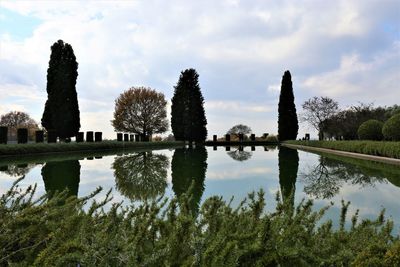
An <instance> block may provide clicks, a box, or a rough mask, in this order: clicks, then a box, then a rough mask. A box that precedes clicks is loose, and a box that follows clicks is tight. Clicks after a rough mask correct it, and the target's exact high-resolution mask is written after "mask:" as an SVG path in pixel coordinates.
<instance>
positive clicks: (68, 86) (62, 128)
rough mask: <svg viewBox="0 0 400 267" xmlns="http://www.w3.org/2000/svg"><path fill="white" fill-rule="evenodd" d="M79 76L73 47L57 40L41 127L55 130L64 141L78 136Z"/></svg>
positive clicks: (48, 78)
mask: <svg viewBox="0 0 400 267" xmlns="http://www.w3.org/2000/svg"><path fill="white" fill-rule="evenodd" d="M77 77H78V63H77V62H76V58H75V55H74V51H73V50H72V47H71V45H69V44H67V43H64V42H63V41H62V40H58V42H56V43H54V44H53V45H52V46H51V55H50V61H49V68H48V69H47V88H46V90H47V101H46V104H45V108H44V112H43V117H42V125H43V127H44V128H46V130H55V131H56V133H57V136H58V137H60V138H61V139H65V138H68V137H71V136H75V135H76V134H77V133H78V132H79V128H80V127H81V125H80V119H79V106H78V96H77V93H76V88H75V85H76V79H77Z"/></svg>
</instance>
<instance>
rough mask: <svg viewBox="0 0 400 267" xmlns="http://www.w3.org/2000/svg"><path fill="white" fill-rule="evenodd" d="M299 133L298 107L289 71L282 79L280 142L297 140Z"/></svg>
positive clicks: (279, 108) (279, 123)
mask: <svg viewBox="0 0 400 267" xmlns="http://www.w3.org/2000/svg"><path fill="white" fill-rule="evenodd" d="M298 131H299V122H298V120H297V113H296V105H295V104H294V95H293V85H292V76H291V75H290V72H289V71H288V70H287V71H285V74H284V75H283V77H282V85H281V94H280V96H279V105H278V135H279V140H280V141H285V140H296V137H297V133H298Z"/></svg>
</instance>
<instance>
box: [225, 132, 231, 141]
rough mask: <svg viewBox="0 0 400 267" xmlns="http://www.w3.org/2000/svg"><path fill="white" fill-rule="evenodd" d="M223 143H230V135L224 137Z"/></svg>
mask: <svg viewBox="0 0 400 267" xmlns="http://www.w3.org/2000/svg"><path fill="white" fill-rule="evenodd" d="M225 141H226V142H230V141H231V135H230V134H227V135H225Z"/></svg>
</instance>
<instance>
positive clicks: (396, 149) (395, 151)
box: [285, 140, 400, 159]
mask: <svg viewBox="0 0 400 267" xmlns="http://www.w3.org/2000/svg"><path fill="white" fill-rule="evenodd" d="M285 143H288V144H294V145H302V146H312V147H320V148H328V149H334V150H340V151H347V152H354V153H361V154H367V155H373V156H381V157H389V158H396V159H400V142H383V141H294V140H291V141H286V142H285Z"/></svg>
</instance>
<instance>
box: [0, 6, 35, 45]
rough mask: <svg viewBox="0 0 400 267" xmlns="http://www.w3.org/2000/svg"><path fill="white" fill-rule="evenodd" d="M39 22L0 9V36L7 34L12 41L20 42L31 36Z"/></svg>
mask: <svg viewBox="0 0 400 267" xmlns="http://www.w3.org/2000/svg"><path fill="white" fill-rule="evenodd" d="M40 23H41V20H40V19H38V18H35V17H32V16H24V15H21V14H18V13H16V12H14V11H11V10H8V9H6V8H4V7H0V35H3V34H8V35H10V36H11V38H12V39H14V40H17V41H21V40H24V39H26V38H28V37H30V36H32V33H33V30H34V29H35V28H36V27H37V26H38V25H39V24H40Z"/></svg>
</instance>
